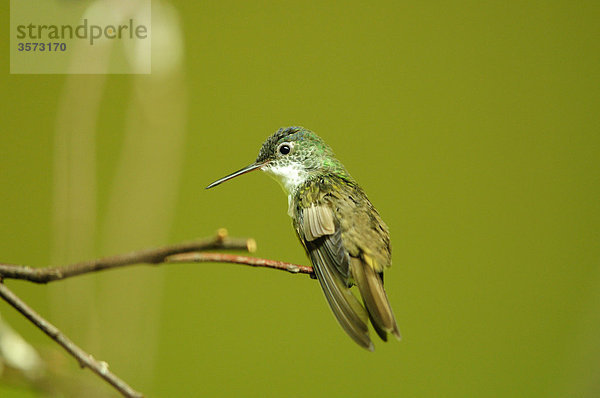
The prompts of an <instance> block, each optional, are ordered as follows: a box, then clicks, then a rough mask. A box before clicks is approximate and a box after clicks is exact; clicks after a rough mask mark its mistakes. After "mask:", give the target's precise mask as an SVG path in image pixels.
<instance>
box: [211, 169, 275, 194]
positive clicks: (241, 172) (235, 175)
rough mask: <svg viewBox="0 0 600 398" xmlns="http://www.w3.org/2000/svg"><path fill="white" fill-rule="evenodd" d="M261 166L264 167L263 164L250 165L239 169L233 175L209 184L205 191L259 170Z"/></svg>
mask: <svg viewBox="0 0 600 398" xmlns="http://www.w3.org/2000/svg"><path fill="white" fill-rule="evenodd" d="M262 166H264V163H252V164H251V165H249V166H246V167H244V168H243V169H240V170H238V171H236V172H234V173H231V174H229V175H228V176H225V177H223V178H219V179H218V180H217V181H215V182H213V183H212V184H210V185H209V186H207V187H206V188H205V189H210V188H212V187H216V186H217V185H219V184H220V183H222V182H225V181H227V180H231V179H232V178H235V177H237V176H241V175H242V174H246V173H249V172H251V171H254V170H256V169H260V168H261V167H262Z"/></svg>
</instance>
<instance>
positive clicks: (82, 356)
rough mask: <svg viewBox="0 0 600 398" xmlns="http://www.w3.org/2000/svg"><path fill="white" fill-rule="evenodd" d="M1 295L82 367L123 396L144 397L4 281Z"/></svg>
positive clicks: (0, 284) (0, 288) (0, 291)
mask: <svg viewBox="0 0 600 398" xmlns="http://www.w3.org/2000/svg"><path fill="white" fill-rule="evenodd" d="M0 297H2V298H3V299H4V300H6V302H8V303H9V304H10V305H12V306H13V307H14V308H16V309H17V311H19V312H20V313H21V314H23V315H24V316H25V317H26V318H27V319H29V320H30V321H31V322H32V323H33V324H34V325H35V326H37V327H38V328H40V329H41V330H42V331H43V332H44V333H46V334H47V335H48V336H50V338H52V339H53V340H54V341H56V342H57V343H58V344H60V345H61V346H62V347H63V348H64V349H65V350H67V352H69V353H70V354H71V355H73V356H74V357H75V358H76V359H77V361H79V365H80V366H81V367H82V368H86V367H87V368H90V369H91V370H92V372H94V373H96V374H97V375H98V376H100V377H102V378H103V379H104V380H106V381H107V382H108V383H110V385H112V386H113V387H115V388H116V389H117V390H119V392H120V393H121V394H123V396H125V397H134V398H140V397H143V395H142V393H140V392H138V391H135V390H134V389H133V388H131V387H130V386H129V385H128V384H127V383H125V382H124V381H123V380H121V379H120V378H119V377H117V376H116V375H115V374H114V373H112V372H111V371H110V370H108V364H107V363H106V362H103V361H98V360H96V359H94V357H93V356H91V355H90V354H88V353H87V352H85V351H83V350H82V349H81V348H79V346H77V345H76V344H75V343H73V342H72V341H71V340H70V339H69V338H68V337H67V336H65V335H64V334H63V333H62V332H61V331H60V330H58V328H57V327H56V326H54V325H53V324H51V323H50V322H48V321H47V320H46V319H44V318H43V317H42V316H41V315H40V314H38V313H37V312H35V311H34V310H33V309H32V308H31V307H29V306H28V305H27V304H25V302H23V301H22V300H21V299H20V298H19V297H17V295H15V294H14V293H13V292H12V291H11V290H10V289H9V288H8V287H6V285H5V284H4V283H0Z"/></svg>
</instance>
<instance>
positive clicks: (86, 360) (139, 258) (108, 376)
mask: <svg viewBox="0 0 600 398" xmlns="http://www.w3.org/2000/svg"><path fill="white" fill-rule="evenodd" d="M214 249H223V250H246V251H248V252H253V251H255V250H256V242H255V241H254V239H235V238H228V237H227V231H226V230H225V229H220V230H219V231H218V232H217V235H216V237H214V238H211V239H199V240H194V241H190V242H183V243H178V244H174V245H169V246H163V247H159V248H153V249H146V250H140V251H135V252H130V253H125V254H121V255H116V256H111V257H104V258H100V259H97V260H92V261H84V262H80V263H75V264H71V265H67V266H62V267H42V268H35V267H29V266H22V265H15V264H0V297H2V298H3V299H4V300H5V301H6V302H7V303H9V304H10V305H11V306H13V307H14V308H16V309H17V311H19V312H20V313H21V314H23V315H24V316H25V317H26V318H27V319H29V320H30V321H31V322H32V323H33V324H34V325H35V326H37V327H38V328H39V329H41V330H42V331H43V332H44V333H46V334H47V335H48V336H50V338H51V339H53V340H54V341H56V342H57V343H58V344H59V345H60V346H62V347H63V348H64V349H65V350H66V351H67V352H68V353H69V354H71V355H72V356H73V357H75V359H76V360H77V361H78V362H79V364H80V366H81V367H82V368H85V367H87V368H90V369H91V370H92V371H93V372H94V373H96V374H97V375H98V376H100V377H102V378H103V379H104V380H106V381H107V382H108V383H110V384H111V385H112V386H113V387H115V388H116V389H117V390H118V391H119V392H120V393H121V394H123V396H125V397H136V398H137V397H142V396H143V395H142V394H141V393H139V392H137V391H135V390H134V389H132V388H131V387H130V386H129V385H128V384H127V383H125V382H124V381H123V380H121V379H120V378H118V377H117V376H116V375H114V374H113V373H112V372H110V371H109V370H108V364H107V363H106V362H102V361H97V360H96V359H94V357H93V356H92V355H90V354H88V353H87V352H85V351H83V350H82V349H81V348H79V347H78V346H77V345H76V344H75V343H73V342H72V341H71V340H70V339H69V338H68V337H67V336H65V335H64V334H63V333H62V332H61V331H60V330H59V329H58V328H57V327H56V326H54V325H52V324H51V323H50V322H48V321H47V320H45V319H44V318H43V317H42V316H41V315H39V314H38V313H37V312H35V311H34V310H33V309H31V308H30V307H29V306H28V305H27V304H25V303H24V302H23V301H22V300H21V299H20V298H19V297H17V296H16V295H15V294H14V293H13V292H12V291H11V290H10V289H8V287H6V285H4V279H21V280H26V281H29V282H33V283H48V282H53V281H57V280H62V279H66V278H70V277H73V276H77V275H83V274H87V273H90V272H97V271H102V270H107V269H114V268H121V267H126V266H129V265H135V264H153V265H159V264H165V263H171V264H172V263H189V262H198V263H206V262H213V263H235V264H243V265H249V266H252V267H264V268H272V269H278V270H283V271H288V272H291V273H294V274H298V273H300V274H309V275H311V277H312V276H313V269H312V267H309V266H306V265H298V264H291V263H286V262H283V261H275V260H269V259H264V258H256V257H248V256H238V255H235V254H224V253H201V252H200V251H204V250H214Z"/></svg>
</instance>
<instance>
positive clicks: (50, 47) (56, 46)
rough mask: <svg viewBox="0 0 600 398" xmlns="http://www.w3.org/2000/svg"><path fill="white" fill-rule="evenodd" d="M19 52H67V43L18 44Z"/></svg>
mask: <svg viewBox="0 0 600 398" xmlns="http://www.w3.org/2000/svg"><path fill="white" fill-rule="evenodd" d="M17 50H19V51H25V52H29V51H67V43H52V42H47V43H18V44H17Z"/></svg>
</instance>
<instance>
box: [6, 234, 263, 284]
mask: <svg viewBox="0 0 600 398" xmlns="http://www.w3.org/2000/svg"><path fill="white" fill-rule="evenodd" d="M214 249H224V250H246V251H249V252H253V251H255V250H256V242H255V241H254V239H235V238H228V237H227V231H226V230H225V229H220V230H219V232H218V233H217V236H216V237H214V238H210V239H198V240H194V241H190V242H183V243H178V244H175V245H169V246H163V247H159V248H154V249H146V250H140V251H135V252H130V253H125V254H121V255H117V256H111V257H104V258H100V259H97V260H92V261H84V262H80V263H76V264H71V265H67V266H62V267H44V268H36V267H28V266H23V265H14V264H0V278H4V279H23V280H26V281H29V282H34V283H48V282H52V281H56V280H61V279H66V278H70V277H72V276H77V275H81V274H87V273H89V272H96V271H102V270H106V269H113V268H119V267H124V266H128V265H135V264H160V263H163V262H164V261H165V258H167V257H169V256H171V255H174V254H178V253H188V252H194V251H201V250H214Z"/></svg>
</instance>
